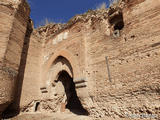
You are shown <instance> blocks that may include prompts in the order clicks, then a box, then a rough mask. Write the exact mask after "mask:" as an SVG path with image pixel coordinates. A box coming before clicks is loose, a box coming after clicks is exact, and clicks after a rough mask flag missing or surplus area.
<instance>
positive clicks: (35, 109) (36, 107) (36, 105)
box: [34, 102, 40, 112]
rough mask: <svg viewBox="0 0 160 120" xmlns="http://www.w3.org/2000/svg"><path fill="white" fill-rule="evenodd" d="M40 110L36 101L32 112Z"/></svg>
mask: <svg viewBox="0 0 160 120" xmlns="http://www.w3.org/2000/svg"><path fill="white" fill-rule="evenodd" d="M39 110H40V102H36V104H35V108H34V112H37V111H39Z"/></svg>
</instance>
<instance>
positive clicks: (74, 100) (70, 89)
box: [57, 70, 89, 115]
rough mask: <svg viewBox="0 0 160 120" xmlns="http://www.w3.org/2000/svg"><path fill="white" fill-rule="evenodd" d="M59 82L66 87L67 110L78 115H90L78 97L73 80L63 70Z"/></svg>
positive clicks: (65, 100) (59, 75)
mask: <svg viewBox="0 0 160 120" xmlns="http://www.w3.org/2000/svg"><path fill="white" fill-rule="evenodd" d="M57 82H61V83H62V84H63V87H64V91H65V97H64V100H63V102H65V108H66V109H69V110H70V111H71V112H73V113H75V114H78V115H89V113H88V111H87V110H86V109H84V108H83V106H82V104H81V101H80V100H79V98H78V96H77V93H76V89H75V84H74V82H73V78H72V77H71V76H70V75H69V74H68V73H67V72H66V71H64V70H63V71H61V72H59V74H58V79H57Z"/></svg>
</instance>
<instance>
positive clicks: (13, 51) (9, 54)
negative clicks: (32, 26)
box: [0, 0, 30, 114]
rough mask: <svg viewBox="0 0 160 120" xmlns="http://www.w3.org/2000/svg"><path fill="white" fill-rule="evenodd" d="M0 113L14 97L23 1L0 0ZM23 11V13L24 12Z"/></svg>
mask: <svg viewBox="0 0 160 120" xmlns="http://www.w3.org/2000/svg"><path fill="white" fill-rule="evenodd" d="M0 9H1V10H0V17H1V20H0V26H1V30H0V31H1V32H0V37H1V38H0V46H1V50H0V81H1V83H0V114H1V112H2V111H3V110H4V109H5V108H6V107H7V106H8V105H9V104H11V103H12V102H13V100H14V98H15V91H16V89H17V88H16V84H17V75H18V69H19V66H20V61H21V54H22V49H23V43H24V39H25V33H26V28H27V23H28V20H29V13H30V10H29V6H28V4H27V3H26V2H24V1H19V0H17V1H9V0H8V1H6V0H5V1H4V0H1V1H0ZM24 13H25V14H24Z"/></svg>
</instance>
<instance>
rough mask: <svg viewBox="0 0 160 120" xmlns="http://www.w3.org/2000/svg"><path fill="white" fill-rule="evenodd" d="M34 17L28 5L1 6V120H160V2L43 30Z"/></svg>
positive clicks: (130, 2) (6, 0)
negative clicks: (54, 119) (8, 119)
mask: <svg viewBox="0 0 160 120" xmlns="http://www.w3.org/2000/svg"><path fill="white" fill-rule="evenodd" d="M29 15H30V8H29V5H28V4H27V2H26V1H25V0H0V18H1V19H0V46H1V47H0V116H3V115H4V116H9V115H10V114H11V113H13V111H14V112H15V114H14V115H11V116H12V117H13V116H15V115H17V114H19V113H22V114H27V113H37V112H38V113H47V114H49V113H55V114H59V113H62V114H64V115H65V114H71V113H72V114H75V115H77V116H79V115H85V116H88V117H89V118H91V119H95V120H103V119H104V120H107V119H116V120H119V119H129V118H135V119H136V118H137V119H138V118H142V117H144V116H142V115H146V116H147V115H148V116H147V117H148V118H149V117H152V119H156V120H159V119H160V0H120V1H119V2H118V3H117V4H113V5H112V6H111V7H110V8H108V9H97V10H89V11H88V12H86V13H84V14H82V15H77V16H75V17H73V18H72V19H70V20H69V21H68V23H66V24H48V25H46V26H42V27H39V28H37V29H34V28H33V23H32V20H31V19H30V17H29ZM138 115H139V116H138ZM140 115H141V116H140Z"/></svg>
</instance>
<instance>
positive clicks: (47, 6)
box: [28, 0, 109, 27]
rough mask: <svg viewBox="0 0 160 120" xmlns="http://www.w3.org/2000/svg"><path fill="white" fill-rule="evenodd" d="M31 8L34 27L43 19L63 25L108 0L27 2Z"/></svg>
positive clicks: (42, 0)
mask: <svg viewBox="0 0 160 120" xmlns="http://www.w3.org/2000/svg"><path fill="white" fill-rule="evenodd" d="M28 1H29V4H30V6H31V18H32V20H33V21H34V24H35V26H36V27H37V26H38V25H41V24H42V23H43V22H44V21H45V19H46V18H47V19H49V21H53V22H61V23H65V22H67V21H68V20H69V19H70V18H72V17H73V16H75V15H76V14H82V13H84V12H86V11H88V9H95V8H96V6H98V5H99V4H101V3H103V2H105V3H106V4H107V5H108V3H109V2H108V1H109V0H28Z"/></svg>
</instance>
